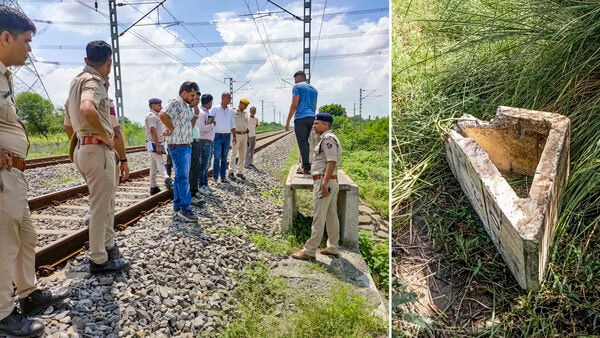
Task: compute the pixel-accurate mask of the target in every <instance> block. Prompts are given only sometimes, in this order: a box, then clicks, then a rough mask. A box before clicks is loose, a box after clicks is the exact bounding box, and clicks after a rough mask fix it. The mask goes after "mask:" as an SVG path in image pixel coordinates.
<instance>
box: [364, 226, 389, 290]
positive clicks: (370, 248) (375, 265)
mask: <svg viewBox="0 0 600 338" xmlns="http://www.w3.org/2000/svg"><path fill="white" fill-rule="evenodd" d="M372 236H373V235H372V234H371V233H370V232H369V231H366V230H360V231H359V232H358V248H359V249H360V253H361V254H362V256H363V257H364V259H365V262H366V263H367V265H368V266H369V271H370V272H371V276H372V277H373V281H374V282H375V285H377V288H378V289H380V290H384V291H387V288H388V285H389V284H388V283H389V267H390V264H389V250H388V249H389V246H388V242H387V241H385V242H384V243H383V244H380V243H377V242H375V241H374V240H373V238H372Z"/></svg>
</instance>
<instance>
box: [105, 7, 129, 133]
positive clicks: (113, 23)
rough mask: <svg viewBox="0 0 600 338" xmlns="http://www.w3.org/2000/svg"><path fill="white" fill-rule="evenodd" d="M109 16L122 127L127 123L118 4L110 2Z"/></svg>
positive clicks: (117, 105)
mask: <svg viewBox="0 0 600 338" xmlns="http://www.w3.org/2000/svg"><path fill="white" fill-rule="evenodd" d="M108 14H109V17H110V42H111V47H112V65H113V79H114V81H115V108H116V110H117V118H118V119H119V122H120V124H121V126H122V125H123V123H124V122H125V114H124V112H123V88H122V86H123V83H122V81H121V51H120V49H119V25H118V23H117V3H116V1H115V0H108Z"/></svg>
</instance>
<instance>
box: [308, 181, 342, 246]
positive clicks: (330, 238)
mask: <svg viewBox="0 0 600 338" xmlns="http://www.w3.org/2000/svg"><path fill="white" fill-rule="evenodd" d="M328 186H329V188H331V192H330V193H329V195H327V197H322V198H319V197H318V196H317V193H318V192H319V190H321V180H320V179H319V180H316V181H314V183H313V204H314V206H315V209H314V210H313V221H312V225H311V235H310V238H309V239H308V241H306V243H305V244H304V250H303V251H304V253H305V254H307V255H309V256H313V257H314V256H315V254H316V252H317V248H318V247H319V244H321V239H323V230H324V228H325V227H326V228H327V249H328V250H329V252H332V253H337V252H338V242H339V240H340V221H339V219H338V215H337V196H338V192H339V191H340V186H339V184H338V181H337V180H329V182H328Z"/></svg>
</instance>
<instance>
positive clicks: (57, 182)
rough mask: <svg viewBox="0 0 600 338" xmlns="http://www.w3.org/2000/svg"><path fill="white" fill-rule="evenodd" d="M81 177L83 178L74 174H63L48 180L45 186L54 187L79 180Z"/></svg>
mask: <svg viewBox="0 0 600 338" xmlns="http://www.w3.org/2000/svg"><path fill="white" fill-rule="evenodd" d="M80 178H81V177H80V176H74V175H67V176H61V177H58V178H55V179H50V180H48V181H45V182H44V187H46V188H52V187H54V186H57V185H64V184H69V183H73V182H77V181H78V180H79V179H80Z"/></svg>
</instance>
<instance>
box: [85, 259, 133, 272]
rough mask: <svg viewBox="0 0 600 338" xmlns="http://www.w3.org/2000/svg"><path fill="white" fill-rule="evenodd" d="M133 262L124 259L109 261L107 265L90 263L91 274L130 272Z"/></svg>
mask: <svg viewBox="0 0 600 338" xmlns="http://www.w3.org/2000/svg"><path fill="white" fill-rule="evenodd" d="M130 267H131V262H130V261H128V260H127V259H124V258H117V259H112V260H111V259H109V260H107V261H106V262H105V263H102V264H96V263H94V262H92V261H90V273H105V272H116V271H121V270H129V268H130Z"/></svg>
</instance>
